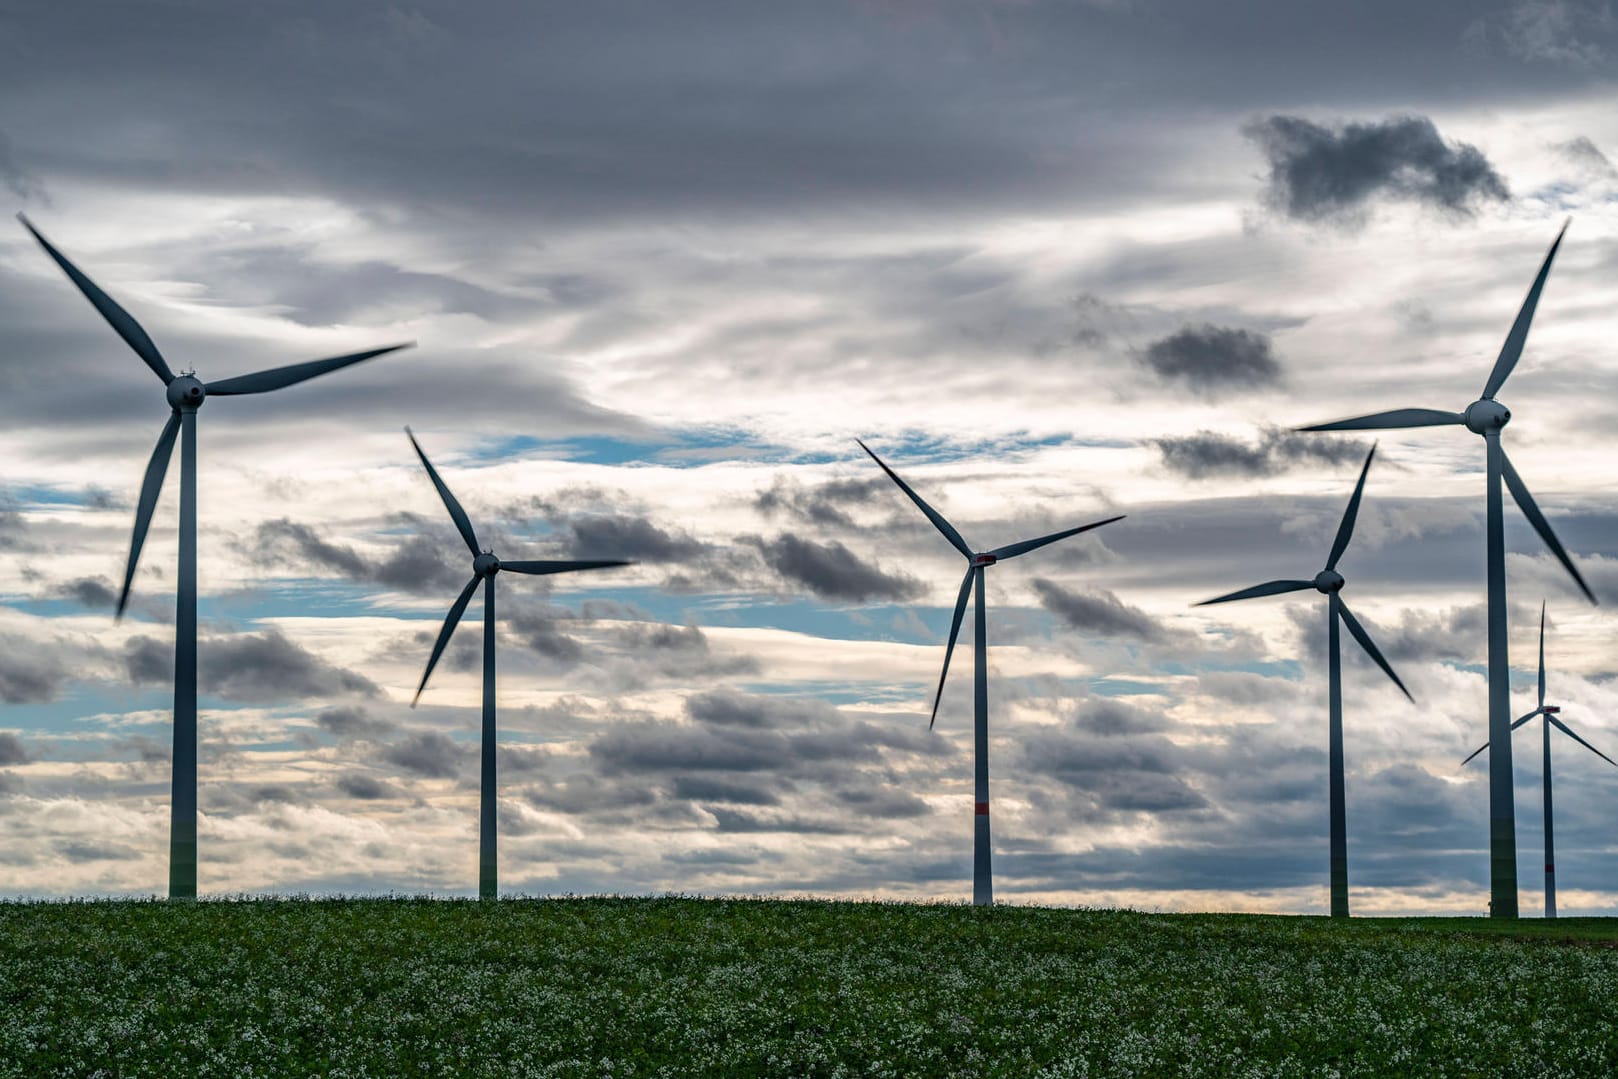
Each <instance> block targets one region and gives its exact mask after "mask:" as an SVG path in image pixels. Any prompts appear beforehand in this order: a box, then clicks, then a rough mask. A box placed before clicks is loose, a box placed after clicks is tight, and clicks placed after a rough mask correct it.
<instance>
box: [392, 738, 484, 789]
mask: <svg viewBox="0 0 1618 1079" xmlns="http://www.w3.org/2000/svg"><path fill="white" fill-rule="evenodd" d="M470 752H471V751H470V750H469V749H468V748H466V747H464V746H462V745H460V744H459V743H457V742H456V741H455V740H454V739H452V738H450V737H449V736H448V735H445V734H440V733H439V732H437V731H418V732H417V733H415V734H412V735H410V736H409V737H407V738H406V739H405V740H404V741H402V742H396V743H394V744H393V745H390V746H388V747H386V748H385V749H383V750H382V759H383V760H386V761H389V762H390V763H393V764H397V765H398V766H399V767H400V768H403V769H405V770H406V771H408V772H413V773H415V774H416V775H418V776H426V777H427V778H428V779H450V778H453V777H454V776H456V775H458V774H459V773H460V769H461V764H462V763H463V762H464V761H465V760H466V758H467V757H468V755H469V754H470Z"/></svg>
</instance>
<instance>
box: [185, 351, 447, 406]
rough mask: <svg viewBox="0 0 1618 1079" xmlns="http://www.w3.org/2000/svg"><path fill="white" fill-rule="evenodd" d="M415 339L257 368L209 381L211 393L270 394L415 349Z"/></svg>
mask: <svg viewBox="0 0 1618 1079" xmlns="http://www.w3.org/2000/svg"><path fill="white" fill-rule="evenodd" d="M414 346H415V342H414V341H410V342H407V343H406V344H403V345H389V346H388V347H386V348H373V349H370V350H368V351H366V352H351V353H349V354H348V355H347V356H333V357H332V358H331V359H328V360H310V361H309V362H308V363H295V364H291V365H290V366H287V367H272V368H270V369H269V370H268V371H255V372H254V373H253V374H250V375H237V376H236V377H235V378H222V379H220V380H219V381H218V382H210V383H208V392H209V393H210V394H213V395H215V396H218V397H230V396H232V395H235V394H243V393H268V392H269V391H271V390H279V389H281V388H282V387H284V386H292V385H295V384H296V383H299V382H303V381H304V380H305V379H311V378H314V377H315V376H316V375H323V374H325V373H326V372H328V371H336V370H338V369H339V368H343V367H348V366H349V365H350V364H356V363H359V362H360V361H361V360H369V359H371V358H372V357H373V356H381V355H384V354H385V353H389V352H397V351H399V350H400V349H402V348H413V347H414Z"/></svg>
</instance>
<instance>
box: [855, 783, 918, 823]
mask: <svg viewBox="0 0 1618 1079" xmlns="http://www.w3.org/2000/svg"><path fill="white" fill-rule="evenodd" d="M834 804H835V805H836V807H837V808H838V809H839V810H840V811H844V812H848V813H853V814H856V815H858V816H860V817H865V818H873V819H876V820H910V819H913V818H915V817H925V816H926V815H927V814H929V813H931V812H932V807H931V806H929V805H928V804H927V803H926V802H924V801H922V800H921V799H920V798H917V797H916V796H915V795H914V794H911V793H910V792H909V791H905V790H900V789H898V788H895V787H851V788H843V789H840V790H838V791H837V792H836V801H835V803H834Z"/></svg>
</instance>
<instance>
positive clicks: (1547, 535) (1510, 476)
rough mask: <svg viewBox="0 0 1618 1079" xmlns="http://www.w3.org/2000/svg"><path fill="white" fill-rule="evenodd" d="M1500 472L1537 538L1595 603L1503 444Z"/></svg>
mask: <svg viewBox="0 0 1618 1079" xmlns="http://www.w3.org/2000/svg"><path fill="white" fill-rule="evenodd" d="M1500 473H1501V475H1503V476H1504V477H1505V480H1506V486H1507V487H1509V488H1510V489H1511V497H1512V498H1514V499H1516V500H1517V506H1518V508H1519V509H1521V510H1522V515H1523V516H1524V517H1526V518H1528V523H1529V524H1531V525H1533V526H1534V531H1535V532H1538V533H1539V538H1540V539H1542V540H1544V541H1545V546H1547V547H1549V548H1550V549H1551V553H1552V554H1554V555H1555V556H1556V557H1557V558H1558V559H1559V560H1561V563H1562V565H1563V566H1564V567H1565V568H1566V569H1567V571H1568V572H1569V573H1571V574H1572V575H1573V579H1574V580H1575V581H1577V582H1578V584H1579V590H1580V591H1581V592H1583V593H1584V598H1585V599H1587V600H1589V601H1590V602H1591V603H1595V602H1596V597H1595V593H1593V592H1591V591H1590V586H1589V585H1587V584H1585V583H1584V578H1583V577H1582V576H1580V574H1579V570H1578V567H1576V566H1575V565H1574V564H1573V559H1572V558H1570V557H1568V553H1567V551H1566V550H1565V549H1563V547H1562V541H1561V540H1559V539H1557V538H1556V533H1555V532H1552V531H1551V523H1550V522H1549V521H1547V520H1546V519H1545V515H1544V514H1543V513H1541V512H1539V507H1538V506H1537V505H1535V504H1534V496H1533V495H1531V494H1529V493H1528V487H1527V485H1526V484H1524V483H1523V481H1522V477H1521V476H1519V475H1517V470H1516V469H1515V468H1512V467H1511V459H1510V458H1508V457H1507V456H1506V451H1505V447H1503V446H1502V447H1501V449H1500Z"/></svg>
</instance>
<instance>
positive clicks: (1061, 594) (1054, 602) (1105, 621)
mask: <svg viewBox="0 0 1618 1079" xmlns="http://www.w3.org/2000/svg"><path fill="white" fill-rule="evenodd" d="M1032 583H1033V586H1034V591H1035V592H1037V593H1038V594H1039V602H1040V605H1041V606H1043V607H1044V608H1045V609H1046V610H1047V611H1050V612H1051V613H1052V614H1054V615H1056V617H1058V618H1060V619H1061V620H1062V621H1064V622H1066V623H1067V624H1068V625H1070V626H1072V627H1073V628H1074V629H1076V630H1079V631H1080V632H1081V633H1093V634H1096V635H1097V636H1102V637H1128V638H1131V639H1133V640H1137V641H1147V642H1156V641H1161V640H1163V639H1164V637H1165V636H1166V633H1165V631H1164V628H1163V625H1162V624H1161V623H1160V622H1158V620H1157V619H1155V618H1153V617H1152V616H1151V615H1149V614H1147V613H1146V612H1145V611H1143V610H1141V609H1140V608H1139V607H1131V606H1130V605H1129V604H1127V603H1125V602H1123V601H1122V600H1120V599H1119V598H1118V597H1117V596H1115V595H1113V594H1112V593H1111V592H1108V591H1107V590H1106V589H1104V588H1097V589H1093V590H1092V591H1090V592H1073V591H1069V590H1067V589H1065V588H1063V587H1062V586H1061V585H1059V584H1057V583H1056V582H1055V581H1049V580H1046V579H1045V578H1043V577H1035V578H1034V580H1033V582H1032Z"/></svg>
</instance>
